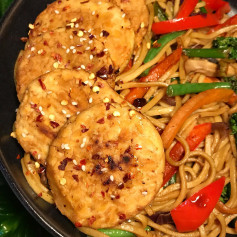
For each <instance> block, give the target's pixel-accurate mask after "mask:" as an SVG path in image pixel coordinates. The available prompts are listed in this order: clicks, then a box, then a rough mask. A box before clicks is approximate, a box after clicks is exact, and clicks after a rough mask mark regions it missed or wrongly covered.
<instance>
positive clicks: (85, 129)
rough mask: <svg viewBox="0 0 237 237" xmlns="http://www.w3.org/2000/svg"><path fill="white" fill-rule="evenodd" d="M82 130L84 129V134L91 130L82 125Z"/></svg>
mask: <svg viewBox="0 0 237 237" xmlns="http://www.w3.org/2000/svg"><path fill="white" fill-rule="evenodd" d="M81 128H82V130H81V132H82V133H85V132H87V131H88V130H89V128H86V126H85V125H83V124H81Z"/></svg>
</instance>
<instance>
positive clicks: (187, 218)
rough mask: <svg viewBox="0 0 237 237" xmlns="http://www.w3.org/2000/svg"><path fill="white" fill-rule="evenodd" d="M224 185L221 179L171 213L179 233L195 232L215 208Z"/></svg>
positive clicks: (223, 179) (223, 178)
mask: <svg viewBox="0 0 237 237" xmlns="http://www.w3.org/2000/svg"><path fill="white" fill-rule="evenodd" d="M224 185H225V177H222V178H220V179H218V180H216V181H214V182H213V183H211V184H209V185H208V186H206V187H205V188H203V189H201V190H200V191H198V192H197V193H195V194H194V195H192V196H191V197H190V198H188V199H187V200H186V201H184V202H182V203H181V204H180V205H179V206H178V207H176V208H174V209H173V210H172V211H171V216H172V218H173V221H174V223H175V225H176V228H177V230H178V231H179V232H188V231H194V230H196V229H197V228H198V227H199V226H200V225H202V224H203V223H204V222H205V220H206V219H207V218H208V216H209V215H210V213H211V212H212V210H213V209H214V207H215V206H216V204H217V202H218V200H219V198H220V196H221V193H222V190H223V188H224Z"/></svg>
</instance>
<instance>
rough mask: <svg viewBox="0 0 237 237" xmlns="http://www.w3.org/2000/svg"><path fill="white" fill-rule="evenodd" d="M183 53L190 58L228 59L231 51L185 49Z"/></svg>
mask: <svg viewBox="0 0 237 237" xmlns="http://www.w3.org/2000/svg"><path fill="white" fill-rule="evenodd" d="M183 53H184V54H185V55H187V56H188V57H190V58H193V57H198V58H228V57H229V50H226V49H224V50H223V49H183Z"/></svg>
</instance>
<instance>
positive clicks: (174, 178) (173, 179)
mask: <svg viewBox="0 0 237 237" xmlns="http://www.w3.org/2000/svg"><path fill="white" fill-rule="evenodd" d="M175 183H176V174H174V175H173V176H172V177H171V178H170V180H169V181H168V182H167V183H166V184H165V185H164V188H167V187H168V186H170V185H171V184H175Z"/></svg>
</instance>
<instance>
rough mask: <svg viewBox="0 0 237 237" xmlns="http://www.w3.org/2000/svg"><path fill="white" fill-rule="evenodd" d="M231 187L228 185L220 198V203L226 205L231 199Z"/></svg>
mask: <svg viewBox="0 0 237 237" xmlns="http://www.w3.org/2000/svg"><path fill="white" fill-rule="evenodd" d="M230 193H231V186H230V183H228V184H226V185H225V187H224V189H223V191H222V193H221V197H220V201H221V202H223V203H226V202H227V201H228V200H229V199H230Z"/></svg>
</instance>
